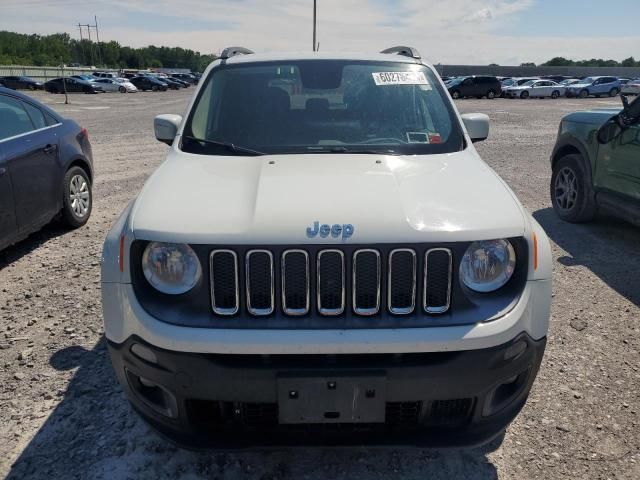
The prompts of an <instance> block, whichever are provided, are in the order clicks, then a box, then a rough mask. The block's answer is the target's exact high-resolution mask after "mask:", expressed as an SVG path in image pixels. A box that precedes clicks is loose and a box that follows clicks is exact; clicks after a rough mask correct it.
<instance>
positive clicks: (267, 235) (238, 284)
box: [101, 47, 552, 448]
mask: <svg viewBox="0 0 640 480" xmlns="http://www.w3.org/2000/svg"><path fill="white" fill-rule="evenodd" d="M432 54H433V55H435V53H432ZM239 55H245V56H243V57H238V56H239ZM265 65H268V68H267V67H265ZM285 71H286V72H287V76H288V77H289V80H290V81H291V82H292V84H293V86H294V87H295V88H292V89H285V88H281V87H274V86H273V85H274V84H278V83H277V82H279V81H280V80H281V77H282V75H279V72H285ZM437 75H438V74H437V72H436V70H435V69H434V68H433V66H431V65H428V64H427V63H424V62H423V61H422V60H421V58H420V54H419V53H418V52H417V51H416V50H415V49H413V48H408V47H394V48H391V49H388V50H385V51H384V52H383V54H378V53H376V54H363V55H359V56H357V57H353V56H350V57H349V58H348V59H347V58H346V57H345V56H344V55H342V54H337V55H335V56H332V55H331V54H328V53H325V54H323V55H322V56H321V57H318V56H316V55H312V54H301V55H299V56H294V55H286V54H285V55H276V54H260V55H255V54H253V53H251V52H250V51H249V50H247V49H242V48H239V47H237V48H233V49H225V50H224V51H223V52H222V53H221V56H220V59H219V60H216V61H215V62H214V63H212V64H211V65H210V66H209V68H208V69H207V72H206V73H205V75H204V76H203V81H202V83H203V85H202V86H201V88H200V89H199V92H198V95H197V96H196V97H195V99H194V101H193V102H192V104H191V105H190V106H189V109H188V111H187V112H186V116H185V119H184V121H183V118H182V117H181V116H179V115H160V116H158V117H156V119H155V121H154V130H155V133H156V138H157V139H158V140H160V141H161V142H163V143H166V144H168V145H170V146H171V147H170V150H169V153H168V155H167V158H166V160H165V161H164V162H162V163H161V164H160V166H159V167H158V169H157V170H156V172H155V173H154V174H153V175H151V177H150V178H149V179H148V180H147V182H146V184H145V185H144V187H143V188H142V192H141V194H140V195H139V196H138V197H137V198H136V199H134V200H133V201H132V202H131V204H130V205H129V206H128V207H127V208H126V209H125V210H124V212H123V213H122V215H121V217H120V218H119V220H117V221H116V222H115V224H114V225H113V227H112V229H111V231H110V232H109V233H108V235H107V238H106V240H105V244H104V249H103V254H102V263H101V268H102V277H101V282H102V307H103V313H104V323H105V337H106V343H107V345H108V349H109V352H110V355H111V359H112V364H113V367H114V369H115V372H116V375H117V377H118V379H119V381H120V383H121V385H122V388H123V389H124V391H125V392H126V394H127V396H128V398H129V400H130V401H131V403H132V404H133V405H134V406H135V410H136V411H137V412H139V413H140V414H141V415H142V416H143V417H144V418H146V419H147V420H148V421H149V423H150V424H151V425H153V426H155V427H156V428H158V429H159V430H161V431H162V432H163V433H164V434H165V435H167V436H170V437H172V438H174V439H178V440H179V441H180V442H181V443H182V444H192V445H199V444H200V445H201V444H202V443H210V444H214V445H218V446H224V447H225V448H230V447H232V446H233V447H235V446H241V445H243V444H252V443H253V444H256V443H257V444H261V443H263V442H265V443H274V442H279V441H280V442H281V441H287V442H288V443H290V444H291V443H294V444H298V443H304V442H317V441H319V440H320V439H321V441H323V442H326V443H330V444H335V442H340V443H344V442H347V441H349V442H352V443H361V442H362V441H363V440H365V441H368V442H372V441H373V442H376V441H382V442H384V443H390V442H396V441H398V442H401V443H403V444H407V443H416V444H420V443H422V444H429V443H431V444H432V445H455V444H458V445H459V444H469V443H473V444H477V443H482V442H486V441H487V440H488V439H491V438H495V437H496V436H497V435H499V434H500V433H501V432H504V429H505V428H506V426H507V425H508V424H509V422H511V420H512V419H513V418H514V417H515V416H516V415H517V413H518V412H519V411H520V409H521V408H522V407H523V405H524V404H525V402H526V399H527V396H528V393H529V391H530V388H531V386H532V384H533V382H534V379H535V377H536V374H537V371H538V368H539V366H540V362H541V360H542V356H543V352H544V348H545V339H546V335H547V330H548V326H549V316H550V304H551V270H552V258H551V249H550V245H549V241H548V239H547V236H546V235H545V233H544V231H543V230H542V228H541V227H540V225H538V223H537V222H536V221H535V219H534V218H533V217H532V216H531V215H530V214H528V213H527V212H526V210H525V209H524V208H523V207H522V205H521V204H520V203H519V202H518V201H517V200H516V197H515V195H514V193H513V192H512V191H511V190H510V189H509V187H508V186H507V185H506V183H505V182H503V181H502V180H501V179H499V178H498V177H497V175H496V173H495V172H494V171H493V170H492V169H491V168H490V167H489V166H488V165H487V164H486V163H485V162H484V161H482V159H481V158H480V156H479V154H478V151H477V150H476V149H475V148H474V146H473V142H478V141H482V140H484V139H485V138H486V137H487V136H488V133H489V119H488V117H487V116H486V115H483V114H479V113H476V114H465V115H462V116H461V115H460V114H459V113H458V111H457V109H456V107H455V104H454V102H453V100H452V99H451V98H450V96H449V95H448V94H447V92H446V90H445V89H444V88H443V87H442V84H441V82H440V79H439V78H438V76H437ZM292 106H295V108H292ZM330 106H331V107H332V108H329V107H330ZM355 118H357V119H359V121H353V119H355ZM318 188H320V191H318ZM314 189H315V190H316V192H315V193H311V192H312V191H313V190H314ZM327 198H330V199H331V201H327ZM292 199H295V201H292ZM191 205H197V206H201V208H185V206H191ZM215 206H218V207H219V208H214V207H215ZM274 212H277V213H278V214H277V215H274ZM402 405H406V406H402ZM332 427H333V428H332Z"/></svg>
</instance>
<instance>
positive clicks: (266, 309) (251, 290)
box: [246, 250, 274, 316]
mask: <svg viewBox="0 0 640 480" xmlns="http://www.w3.org/2000/svg"><path fill="white" fill-rule="evenodd" d="M246 276H247V280H246V282H247V310H249V313H250V314H252V315H257V316H264V315H271V314H272V313H273V310H274V285H273V284H274V279H273V254H272V253H271V252H270V251H269V250H251V251H249V252H247V260H246Z"/></svg>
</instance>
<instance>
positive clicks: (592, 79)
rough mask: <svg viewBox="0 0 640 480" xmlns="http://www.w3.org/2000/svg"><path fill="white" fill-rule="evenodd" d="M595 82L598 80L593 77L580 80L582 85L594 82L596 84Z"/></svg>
mask: <svg viewBox="0 0 640 480" xmlns="http://www.w3.org/2000/svg"><path fill="white" fill-rule="evenodd" d="M595 81H596V79H595V78H593V77H587V78H585V79H584V80H580V83H593V82H595Z"/></svg>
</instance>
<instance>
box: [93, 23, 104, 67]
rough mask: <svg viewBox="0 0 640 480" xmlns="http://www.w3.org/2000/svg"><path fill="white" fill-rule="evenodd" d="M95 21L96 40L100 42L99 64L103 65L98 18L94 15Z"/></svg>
mask: <svg viewBox="0 0 640 480" xmlns="http://www.w3.org/2000/svg"><path fill="white" fill-rule="evenodd" d="M93 19H94V21H95V22H96V23H95V25H94V26H93V27H94V28H95V29H96V40H97V42H98V63H99V64H101V65H102V55H101V54H100V34H99V32H98V17H97V16H95V15H94V16H93Z"/></svg>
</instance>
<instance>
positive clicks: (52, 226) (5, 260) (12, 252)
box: [0, 220, 69, 270]
mask: <svg viewBox="0 0 640 480" xmlns="http://www.w3.org/2000/svg"><path fill="white" fill-rule="evenodd" d="M68 232H69V229H68V228H65V227H64V226H63V225H61V224H60V223H59V222H57V221H55V220H54V221H52V222H51V223H49V224H47V225H45V226H44V227H43V228H42V229H41V230H39V231H37V232H35V233H32V234H31V235H29V236H28V237H27V238H25V239H24V240H22V241H20V242H18V243H16V244H14V245H12V246H10V247H7V248H5V249H4V250H0V270H2V269H4V268H5V267H7V266H9V265H11V264H12V263H14V262H16V261H18V260H20V259H21V258H22V257H24V256H26V255H28V254H30V253H31V252H33V251H34V250H36V249H37V248H40V247H41V246H42V245H44V244H46V243H47V242H48V241H49V240H52V239H54V238H56V237H60V236H62V235H64V234H65V233H68Z"/></svg>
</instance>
